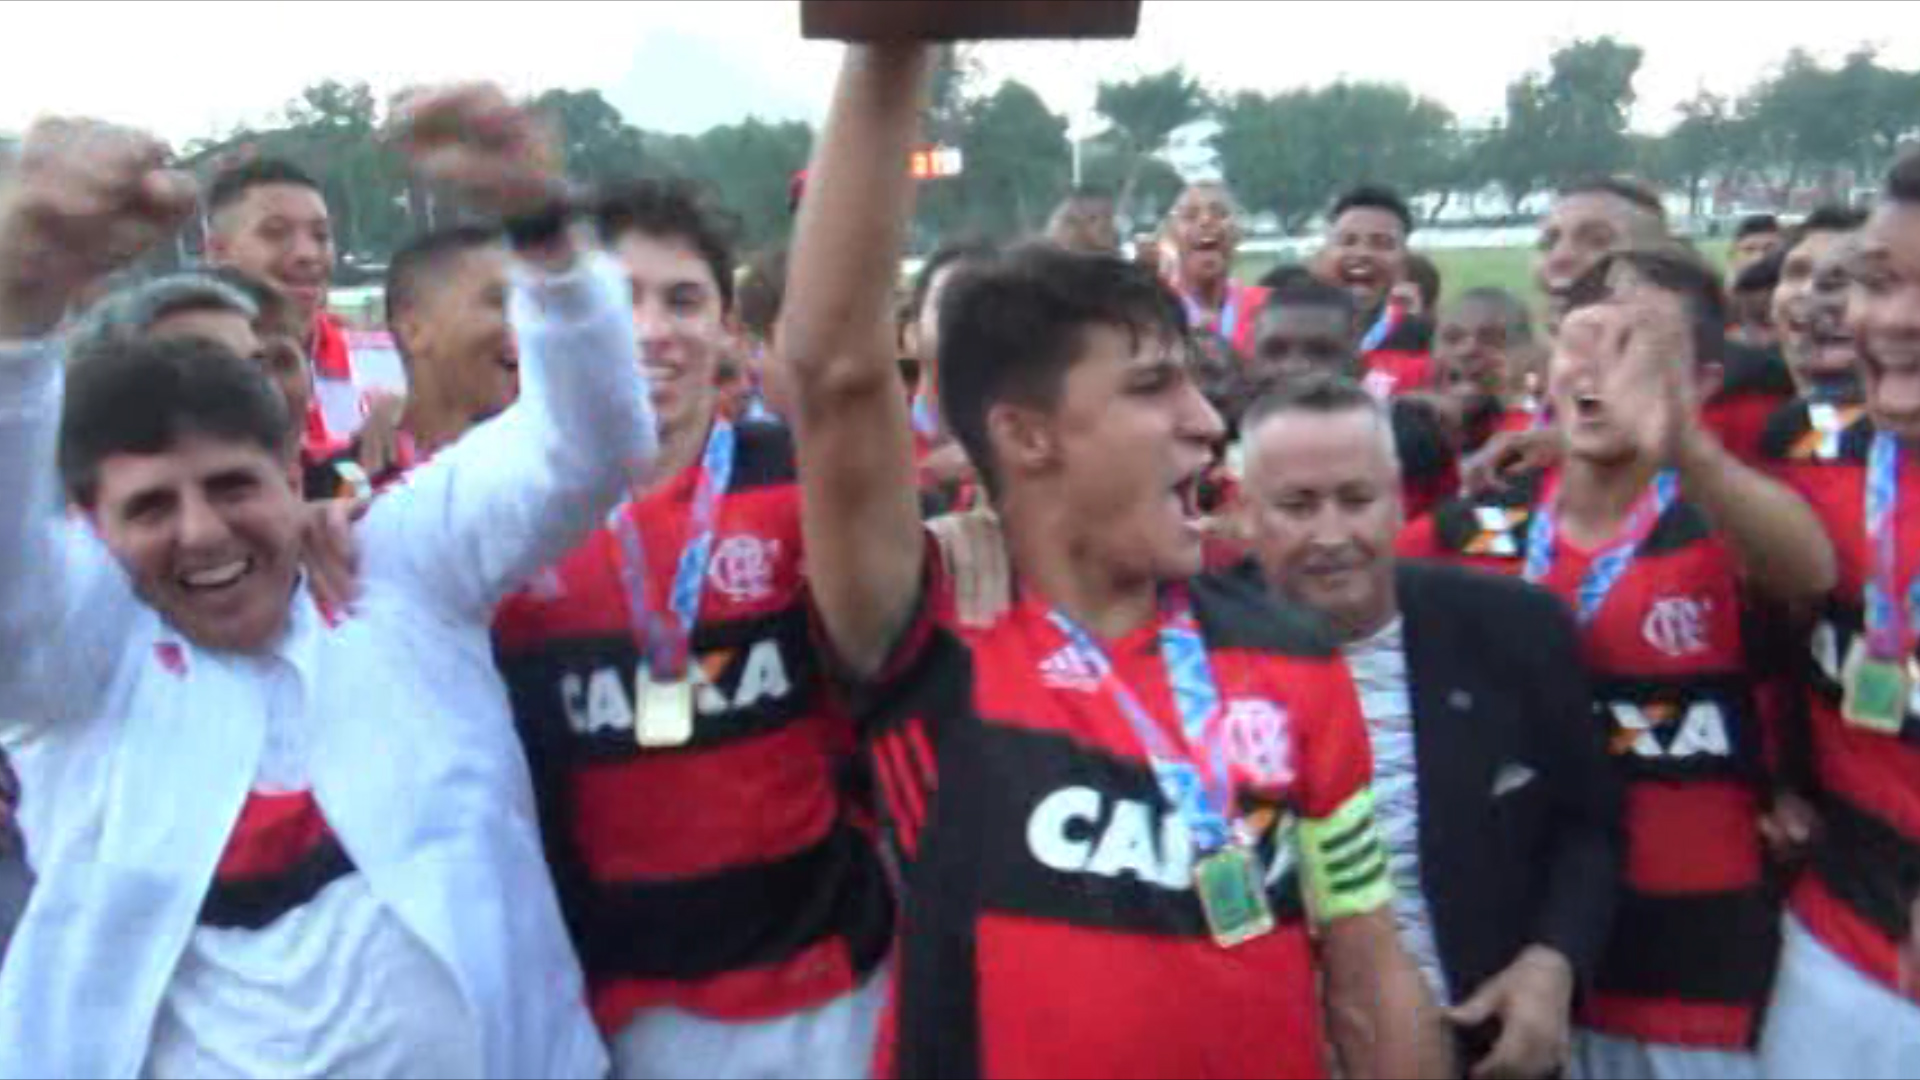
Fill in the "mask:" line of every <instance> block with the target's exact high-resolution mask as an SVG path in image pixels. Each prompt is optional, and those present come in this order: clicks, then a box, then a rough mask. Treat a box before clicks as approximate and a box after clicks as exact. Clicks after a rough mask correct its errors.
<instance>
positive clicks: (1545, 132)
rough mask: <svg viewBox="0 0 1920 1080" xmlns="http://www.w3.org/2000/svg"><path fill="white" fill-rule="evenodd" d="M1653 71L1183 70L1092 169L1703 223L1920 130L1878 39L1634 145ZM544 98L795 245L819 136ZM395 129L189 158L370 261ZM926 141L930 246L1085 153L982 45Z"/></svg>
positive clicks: (393, 189) (299, 130) (1813, 192)
mask: <svg viewBox="0 0 1920 1080" xmlns="http://www.w3.org/2000/svg"><path fill="white" fill-rule="evenodd" d="M1643 59H1644V54H1643V53H1642V51H1641V50H1640V49H1639V48H1638V47H1636V46H1633V45H1630V44H1627V43H1624V42H1621V41H1619V40H1616V39H1614V38H1598V39H1592V40H1583V41H1578V42H1575V43H1573V44H1571V45H1568V46H1566V47H1565V48H1562V49H1560V50H1559V51H1557V52H1555V53H1554V54H1553V55H1552V56H1551V57H1550V58H1549V60H1548V62H1547V64H1546V66H1545V67H1544V68H1542V69H1540V70H1537V71H1532V72H1528V73H1526V74H1525V75H1522V76H1521V77H1520V78H1518V79H1516V80H1515V81H1514V82H1513V83H1512V84H1511V85H1510V86H1509V87H1508V90H1507V100H1506V109H1505V114H1504V116H1502V117H1501V118H1500V119H1499V120H1498V121H1497V122H1495V123H1493V124H1491V125H1489V126H1486V127H1482V128H1474V127H1470V126H1468V125H1465V124H1463V123H1462V122H1461V121H1460V119H1459V118H1458V117H1456V116H1455V115H1454V114H1453V112H1452V111H1451V110H1449V109H1448V108H1447V107H1446V106H1445V105H1443V104H1441V103H1439V102H1436V101H1433V100H1431V99H1428V98H1425V97H1421V96H1419V95H1416V94H1414V93H1412V92H1411V91H1409V90H1408V89H1407V88H1406V87H1404V86H1401V85H1398V84H1393V83H1385V82H1364V81H1362V82H1349V81H1343V82H1337V83H1334V84H1332V85H1330V86H1325V87H1320V88H1317V89H1301V90H1289V91H1284V92H1280V93H1260V92H1254V91H1240V92H1232V93H1224V94H1216V93H1213V92H1210V91H1209V90H1208V89H1207V88H1206V87H1205V86H1204V85H1202V83H1201V82H1200V81H1199V80H1198V79H1196V78H1195V77H1194V76H1193V75H1191V74H1190V73H1188V72H1186V71H1185V70H1183V69H1180V68H1175V69H1172V70H1168V71H1164V72H1159V73H1156V74H1152V75H1147V76H1144V77H1140V78H1135V79H1130V80H1117V81H1112V82H1107V83H1103V84H1102V85H1101V86H1100V87H1099V93H1098V96H1097V99H1096V108H1097V111H1098V113H1099V115H1100V117H1101V119H1102V120H1103V121H1104V123H1105V128H1104V130H1103V131H1101V132H1100V133H1098V134H1096V135H1095V136H1093V137H1092V138H1090V139H1087V140H1084V141H1083V142H1082V143H1081V144H1080V146H1079V147H1078V148H1077V149H1078V158H1079V166H1080V168H1079V173H1080V179H1081V182H1082V183H1083V185H1088V186H1095V187H1099V188H1102V189H1104V190H1107V191H1110V192H1112V193H1114V194H1115V195H1116V197H1117V201H1118V204H1119V207H1120V210H1121V213H1122V216H1123V218H1126V219H1128V220H1131V221H1134V222H1141V223H1144V222H1150V221H1153V220H1155V219H1157V218H1158V217H1159V215H1161V214H1163V213H1164V212H1165V210H1166V208H1167V206H1168V205H1169V204H1170V203H1171V201H1172V200H1173V198H1174V197H1175V196H1176V195H1177V193H1178V191H1179V188H1180V186H1181V179H1180V176H1179V175H1178V174H1177V173H1176V172H1175V171H1174V169H1173V168H1172V167H1171V166H1170V165H1168V164H1167V162H1166V160H1165V155H1166V152H1167V150H1168V148H1169V144H1170V142H1171V141H1172V139H1173V137H1174V135H1175V133H1176V132H1179V131H1181V130H1182V129H1184V128H1187V127H1189V126H1190V125H1192V124H1195V123H1196V122H1199V121H1203V120H1209V119H1211V120H1213V121H1214V122H1215V124H1216V130H1215V131H1214V132H1213V134H1212V135H1211V139H1210V144H1211V148H1212V149H1213V151H1214V152H1215V153H1216V154H1217V155H1218V159H1219V164H1220V168H1221V171H1222V172H1223V174H1224V176H1225V179H1226V180H1227V182H1228V183H1229V184H1230V185H1232V187H1233V188H1234V190H1235V192H1236V193H1237V194H1238V195H1239V197H1240V198H1241V200H1242V202H1244V203H1245V204H1246V205H1247V206H1248V208H1249V209H1250V210H1252V211H1253V212H1255V213H1261V214H1272V215H1274V216H1275V217H1276V218H1277V220H1278V221H1279V222H1280V224H1281V226H1282V227H1283V228H1284V229H1286V230H1287V231H1290V232H1291V231H1295V230H1298V229H1300V228H1301V227H1303V226H1304V225H1306V224H1307V222H1308V221H1310V220H1311V219H1312V218H1313V217H1314V216H1316V215H1317V214H1318V213H1319V212H1321V211H1322V210H1323V209H1324V208H1325V207H1326V205H1327V204H1328V203H1329V202H1330V201H1331V200H1332V199H1333V198H1334V197H1335V196H1336V195H1337V193H1338V192H1339V191H1340V190H1341V189H1342V188H1344V187H1346V186H1348V185H1351V184H1353V183H1356V182H1360V181H1373V182H1379V183H1386V184H1391V185H1393V186H1395V187H1397V188H1399V189H1401V190H1402V191H1404V192H1406V193H1408V194H1409V195H1412V196H1417V197H1419V202H1420V204H1421V206H1422V207H1423V209H1424V210H1425V211H1426V212H1427V213H1429V214H1431V215H1433V216H1436V217H1437V216H1438V215H1439V214H1441V213H1443V212H1444V211H1446V209H1447V208H1448V207H1449V206H1453V205H1455V204H1456V200H1461V199H1465V198H1473V199H1475V200H1478V199H1480V198H1482V197H1484V196H1486V195H1487V194H1488V193H1492V192H1497V193H1499V194H1500V195H1502V196H1504V200H1505V202H1506V204H1507V209H1508V211H1509V212H1510V213H1512V214H1516V215H1517V214H1519V213H1520V211H1521V208H1522V206H1523V204H1525V203H1526V201H1527V200H1528V199H1529V198H1530V197H1531V196H1533V195H1536V194H1538V193H1540V192H1544V191H1550V190H1552V189H1553V188H1554V187H1556V186H1558V185H1559V184H1561V183H1564V182H1566V181H1569V180H1572V179H1576V178H1578V177H1581V176H1585V175H1591V174H1595V173H1632V174H1637V175H1640V176H1642V177H1644V178H1646V179H1648V180H1650V181H1653V182H1655V183H1657V184H1660V185H1661V186H1663V187H1666V188H1668V189H1669V190H1672V191H1676V192H1679V193H1682V194H1684V195H1685V196H1687V198H1688V201H1689V203H1690V205H1691V208H1692V210H1693V211H1694V212H1695V213H1696V214H1697V213H1700V212H1702V211H1710V210H1712V209H1713V207H1714V206H1715V205H1716V204H1717V203H1719V202H1721V201H1737V202H1740V203H1742V204H1744V205H1772V206H1775V207H1778V208H1783V209H1784V208H1787V207H1789V205H1790V204H1792V203H1794V202H1796V201H1803V202H1804V201H1811V200H1813V199H1817V198H1833V197H1838V198H1844V197H1845V195H1846V193H1847V192H1848V191H1850V190H1851V189H1853V188H1855V187H1859V186H1862V185H1863V184H1866V183H1870V178H1871V176H1872V175H1873V174H1874V173H1876V172H1877V171H1878V170H1879V169H1880V168H1882V167H1883V166H1884V165H1885V163H1886V162H1887V161H1888V160H1890V159H1891V158H1892V157H1893V156H1894V154H1895V153H1896V152H1897V150H1898V149H1899V148H1900V146H1901V145H1902V144H1903V143H1904V142H1906V141H1908V140H1912V139H1915V138H1917V137H1920V72H1909V71H1902V70H1898V69H1895V68H1891V67H1888V66H1886V65H1884V64H1883V63H1882V62H1881V60H1880V57H1879V55H1878V54H1877V53H1876V52H1875V51H1874V50H1872V49H1861V50H1859V51H1857V52H1855V53H1853V54H1852V55H1850V56H1848V57H1846V58H1845V59H1844V60H1843V61H1841V62H1840V63H1838V64H1836V65H1831V66H1829V65H1824V64H1822V63H1821V62H1820V61H1819V60H1817V59H1816V58H1815V57H1813V56H1812V55H1811V54H1809V53H1807V52H1804V51H1795V52H1793V53H1792V54H1790V55H1789V56H1787V57H1786V58H1785V60H1784V61H1783V62H1782V63H1781V64H1780V65H1779V66H1778V67H1777V68H1776V69H1775V70H1774V71H1773V72H1772V73H1770V74H1769V75H1768V76H1767V77H1765V78H1763V79H1761V80H1760V81H1759V82H1757V83H1756V84H1754V85H1753V86H1752V87H1751V88H1749V89H1748V90H1747V91H1746V92H1745V93H1744V94H1741V95H1738V96H1735V97H1726V96H1718V95H1714V94H1709V93H1704V92H1703V93H1701V94H1700V95H1698V96H1697V97H1695V98H1694V99H1692V100H1690V101H1687V102H1685V103H1683V104H1682V105H1681V106H1680V107H1679V110H1678V119H1677V121H1676V122H1675V123H1674V124H1673V125H1672V127H1671V128H1670V129H1669V130H1668V131H1666V132H1665V133H1663V134H1660V135H1651V136H1650V135H1641V134H1636V133H1634V132H1633V131H1632V130H1631V128H1630V125H1629V117H1630V115H1631V113H1632V110H1633V107H1634V105H1635V103H1636V100H1637V99H1636V96H1635V90H1634V83H1635V79H1636V77H1637V76H1638V74H1639V71H1640V67H1641V64H1642V61H1643ZM538 100H539V103H540V105H541V106H542V107H543V108H544V109H545V110H546V111H547V113H548V114H549V116H550V117H551V118H552V120H553V123H554V124H555V127H556V129H557V132H558V134H559V137H560V139H561V141H562V143H563V145H564V148H565V151H566V160H567V162H568V167H569V170H570V172H572V173H573V175H574V176H575V178H576V179H578V180H580V181H581V182H583V183H589V184H591V183H598V182H603V181H607V180H610V179H615V178H623V177H633V176H650V177H666V176H678V177H685V178H688V179H692V180H694V181H696V182H699V183H701V184H703V185H705V186H707V187H709V188H710V189H711V190H712V193H713V195H714V197H715V199H716V201H717V202H718V203H720V204H721V205H724V206H726V207H727V208H729V210H730V211H732V212H733V213H734V214H735V215H736V216H737V217H738V219H739V231H740V232H741V235H742V238H743V240H744V241H745V243H746V244H747V245H748V246H750V247H761V246H765V245H770V244H774V243H777V242H779V241H781V240H783V239H784V238H785V235H786V233H787V231H788V229H789V228H790V225H791V222H790V220H789V214H788V212H787V200H788V185H789V181H790V179H791V178H792V176H793V175H794V174H795V173H796V172H798V171H799V170H800V169H802V168H804V167H805V164H806V160H807V156H808V152H809V149H810V147H811V144H812V139H813V131H812V129H811V127H810V126H809V125H807V124H805V123H800V122H783V123H768V122H765V121H761V120H758V119H749V120H745V121H743V122H740V123H736V124H727V125H722V126H719V127H715V128H712V129H710V130H708V131H706V132H703V133H701V134H699V135H672V134H665V133H660V132H651V131H644V130H641V129H640V128H637V127H635V126H634V125H632V124H630V123H628V122H627V121H626V119H625V118H624V117H623V116H622V115H621V114H620V112H619V110H618V109H617V108H615V107H614V106H613V105H612V104H611V103H609V102H608V101H607V100H606V99H605V98H604V97H603V96H602V95H601V94H600V92H599V91H596V90H559V89H556V90H551V91H548V92H546V93H545V94H542V95H541V96H540V98H539V99H538ZM382 120H383V117H382V106H381V103H380V102H379V101H378V100H377V99H376V97H375V95H374V94H373V92H372V91H371V89H370V88H369V87H367V86H366V85H365V84H346V83H341V82H335V81H329V82H323V83H320V84H319V85H316V86H313V87H309V88H308V89H307V90H305V91H304V92H303V93H302V94H301V95H300V97H299V98H298V99H296V100H295V101H293V102H292V103H290V104H289V105H288V106H287V107H286V109H285V110H284V112H283V113H282V115H281V116H280V117H279V118H278V119H277V121H276V122H275V123H273V124H271V125H266V126H261V127H256V128H243V129H240V130H237V131H233V132H230V133H228V134H227V135H225V136H222V137H219V138H212V139H206V140H202V141H200V142H198V143H196V144H194V145H192V146H191V147H189V153H188V161H189V163H190V164H193V165H196V166H199V167H201V168H202V169H203V170H206V171H211V170H212V169H214V168H216V167H217V166H218V164H219V163H221V162H223V161H227V160H231V159H232V158H233V157H234V156H236V155H239V154H251V153H258V154H267V155H273V156H280V157H286V158H289V159H291V160H293V161H295V162H297V163H300V164H302V165H304V166H305V167H307V168H308V169H310V170H312V171H313V172H314V174H315V175H316V177H317V178H318V179H319V180H320V182H321V184H322V185H323V186H324V188H325V189H326V193H327V196H328V199H329V202H330V204H331V205H332V207H333V210H334V215H335V218H336V228H337V230H338V234H339V244H340V249H341V251H342V252H343V253H344V254H346V255H347V256H348V258H349V261H350V262H355V261H357V262H361V263H377V262H381V261H384V260H385V258H386V257H387V255H388V254H390V253H391V252H392V251H393V250H394V249H395V247H396V246H397V245H399V244H400V243H402V242H404V240H405V239H406V237H407V236H409V235H411V234H412V233H413V232H414V231H416V230H417V229H418V228H420V227H422V226H423V225H426V224H430V223H433V222H435V221H437V220H439V219H440V217H441V216H442V210H441V208H440V204H439V200H436V199H435V198H434V195H433V193H432V192H428V191H423V190H421V189H420V188H419V187H417V186H416V185H413V184H412V183H410V182H409V180H408V178H407V175H406V170H405V169H404V168H403V167H402V165H401V163H400V161H399V160H398V158H397V157H395V156H394V155H393V154H392V153H391V152H390V151H388V150H387V149H386V148H384V147H383V146H382V145H381V143H380V141H379V140H378V138H377V133H378V131H379V129H380V125H381V122H382ZM928 130H929V132H930V135H931V137H932V138H933V139H934V140H935V141H937V142H940V143H942V144H944V145H950V146H957V147H959V148H960V149H961V150H962V151H963V153H964V155H965V160H966V167H965V170H964V172H963V173H962V174H961V175H960V176H959V177H957V178H953V179H948V180H940V181H935V182H931V183H929V184H928V185H927V186H926V188H925V190H924V194H923V199H922V203H921V210H920V215H919V220H918V223H917V231H918V234H919V235H918V238H917V239H918V240H919V242H920V243H921V244H922V245H925V244H930V243H933V242H934V241H935V240H936V239H937V238H938V237H940V236H950V235H954V234H962V233H964V234H972V235H979V236H983V237H1006V236H1012V235H1018V234H1021V233H1025V232H1030V231H1032V230H1034V229H1037V228H1039V227H1040V226H1041V225H1043V224H1044V222H1045V220H1046V216H1047V214H1048V212H1049V211H1050V210H1051V208H1052V207H1053V205H1054V204H1055V203H1056V202H1057V201H1058V200H1059V199H1060V197H1061V196H1062V195H1064V194H1065V193H1066V192H1067V190H1068V189H1069V188H1070V186H1071V183H1072V179H1073V176H1074V162H1075V157H1076V148H1075V147H1074V146H1073V144H1072V143H1071V142H1070V141H1069V138H1068V130H1069V125H1068V121H1067V119H1066V118H1065V117H1064V116H1062V115H1060V114H1058V113H1056V112H1054V111H1053V110H1052V109H1050V108H1049V107H1048V105H1047V103H1046V102H1045V101H1044V100H1043V99H1042V98H1041V97H1040V95H1039V94H1038V93H1037V92H1035V91H1034V90H1033V89H1032V88H1031V87H1029V86H1027V85H1025V84H1023V83H1021V82H1018V81H1015V80H1008V81H1004V82H1001V83H999V84H998V85H995V86H991V87H989V86H988V85H986V81H985V80H984V79H983V78H982V73H981V70H980V66H979V63H978V59H977V54H976V53H974V52H973V51H971V50H970V49H968V48H966V47H960V48H954V49H950V50H948V51H947V52H946V53H945V54H944V56H943V59H942V62H941V64H940V66H939V70H938V73H937V76H936V79H935V87H934V94H933V98H932V104H931V107H930V110H929V116H928ZM903 164H904V163H903ZM190 245H191V240H189V241H188V246H190Z"/></svg>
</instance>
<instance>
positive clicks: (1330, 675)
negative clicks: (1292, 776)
mask: <svg viewBox="0 0 1920 1080" xmlns="http://www.w3.org/2000/svg"><path fill="white" fill-rule="evenodd" d="M1316 682H1317V683H1318V684H1319V687H1318V690H1319V693H1318V700H1316V701H1315V702H1313V706H1312V708H1311V710H1310V711H1309V712H1308V713H1307V715H1308V716H1309V717H1311V724H1310V726H1309V727H1308V728H1307V730H1305V731H1304V732H1303V733H1302V740H1301V741H1302V743H1303V746H1302V753H1303V762H1302V768H1301V771H1300V778H1299V784H1300V788H1299V797H1298V805H1299V808H1300V817H1301V821H1300V826H1299V833H1298V843H1299V846H1300V858H1301V865H1302V867H1303V868H1304V871H1305V872H1304V875H1303V882H1302V884H1303V887H1304V889H1305V893H1306V900H1307V907H1308V910H1309V911H1310V912H1312V914H1313V919H1314V921H1315V922H1316V923H1318V924H1320V925H1322V926H1325V925H1328V924H1331V923H1335V922H1339V921H1340V920H1342V919H1350V918H1353V917H1355V916H1359V915H1369V914H1372V913H1374V912H1376V911H1381V910H1383V909H1385V908H1387V907H1389V906H1390V905H1391V904H1392V903H1393V899H1394V893H1393V879H1392V877H1391V875H1390V874H1389V873H1388V866H1387V847H1386V842H1385V840H1384V839H1383V838H1382V836H1381V833H1380V828H1379V824H1378V822H1377V821H1376V820H1375V817H1374V802H1373V752H1372V750H1371V749H1370V746H1369V744H1368V741H1367V733H1366V722H1365V721H1364V720H1363V719H1362V718H1361V714H1360V701H1359V697H1358V695H1357V694H1356V692H1355V691H1354V687H1353V680H1352V677H1351V676H1350V675H1349V674H1348V673H1347V669H1346V666H1345V665H1344V664H1342V663H1340V662H1338V661H1334V660H1330V661H1327V667H1326V669H1325V672H1324V674H1323V676H1322V677H1321V678H1319V679H1317V680H1316Z"/></svg>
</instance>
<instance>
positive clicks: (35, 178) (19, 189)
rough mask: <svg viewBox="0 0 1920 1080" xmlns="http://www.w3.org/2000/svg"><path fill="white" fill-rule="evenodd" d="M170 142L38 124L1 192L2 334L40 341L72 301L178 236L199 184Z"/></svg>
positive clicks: (88, 126) (71, 123) (89, 125)
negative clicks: (181, 168)
mask: <svg viewBox="0 0 1920 1080" xmlns="http://www.w3.org/2000/svg"><path fill="white" fill-rule="evenodd" d="M167 162H168V150H167V147H166V144H164V143H162V142H160V141H159V140H158V139H155V138H153V137H152V136H149V135H146V134H144V133H141V132H137V131H132V130H129V129H127V128H120V127H114V126H111V125H108V124H102V123H98V122H95V121H91V120H42V121H41V122H39V123H38V124H35V125H34V126H33V129H32V130H31V131H29V132H28V133H27V138H26V141H25V142H24V143H23V144H22V145H21V147H20V153H19V157H18V159H17V160H16V161H15V163H14V167H13V169H12V170H11V172H10V174H9V175H8V177H7V182H6V184H5V187H4V188H3V189H0V337H37V336H40V335H42V334H44V333H46V332H48V331H50V330H52V329H53V327H54V326H56V325H57V324H58V323H59V321H60V318H61V317H62V316H63V315H64V314H65V313H66V309H67V306H68V304H69V303H71V302H72V301H73V300H74V299H75V298H76V297H77V296H79V295H81V294H83V293H84V291H85V290H86V288H87V287H88V286H90V285H92V284H93V283H94V282H96V281H98V280H100V279H101V278H103V277H105V276H106V275H108V274H110V273H112V272H114V271H116V270H119V269H121V268H123V267H125V266H126V265H127V264H129V263H131V262H132V261H133V260H134V259H136V258H138V257H139V256H140V254H141V253H142V252H145V251H146V250H147V249H148V248H151V247H153V246H154V245H155V244H157V243H159V242H161V241H163V240H165V239H166V238H167V237H169V236H171V235H172V234H173V231H174V230H175V229H176V228H178V227H179V225H180V223H181V222H182V221H184V220H185V219H186V217H187V215H189V214H191V213H192V212H193V209H194V206H195V201H196V198H197V195H198V191H197V188H196V186H195V184H194V181H193V178H192V177H190V176H188V175H186V174H185V173H181V172H177V171H175V170H172V169H170V168H168V167H167Z"/></svg>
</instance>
